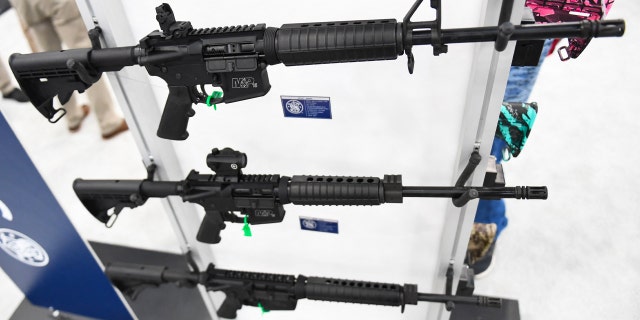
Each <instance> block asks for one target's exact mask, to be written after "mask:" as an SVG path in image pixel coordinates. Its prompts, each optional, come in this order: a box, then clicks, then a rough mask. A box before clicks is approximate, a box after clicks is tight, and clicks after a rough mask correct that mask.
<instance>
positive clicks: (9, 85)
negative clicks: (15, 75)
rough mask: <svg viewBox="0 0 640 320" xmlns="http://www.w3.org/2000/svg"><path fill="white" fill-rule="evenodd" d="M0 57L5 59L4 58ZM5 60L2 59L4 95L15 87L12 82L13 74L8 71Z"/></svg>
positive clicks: (0, 75)
mask: <svg viewBox="0 0 640 320" xmlns="http://www.w3.org/2000/svg"><path fill="white" fill-rule="evenodd" d="M0 59H2V60H3V61H4V58H0ZM3 61H0V91H2V95H3V96H6V95H8V94H9V93H11V91H13V89H15V87H14V86H13V84H12V83H11V76H10V75H9V72H7V67H6V66H5V65H4V62H3Z"/></svg>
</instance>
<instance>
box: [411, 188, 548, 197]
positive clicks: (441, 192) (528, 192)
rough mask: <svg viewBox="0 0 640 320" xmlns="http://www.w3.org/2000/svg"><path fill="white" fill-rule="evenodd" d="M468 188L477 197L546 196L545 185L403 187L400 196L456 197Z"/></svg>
mask: <svg viewBox="0 0 640 320" xmlns="http://www.w3.org/2000/svg"><path fill="white" fill-rule="evenodd" d="M469 189H475V190H476V191H478V198H515V199H546V198H547V187H473V188H472V187H403V188H402V196H403V197H407V198H457V197H460V196H462V195H463V194H464V193H465V192H466V191H467V190H469Z"/></svg>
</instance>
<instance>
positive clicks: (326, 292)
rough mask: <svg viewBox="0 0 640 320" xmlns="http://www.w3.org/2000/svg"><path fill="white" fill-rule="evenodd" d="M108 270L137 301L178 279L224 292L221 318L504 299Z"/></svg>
mask: <svg viewBox="0 0 640 320" xmlns="http://www.w3.org/2000/svg"><path fill="white" fill-rule="evenodd" d="M105 273H106V274H107V276H108V277H109V279H111V282H112V283H113V284H114V285H115V286H116V287H118V289H119V290H120V291H122V292H123V293H125V294H127V295H128V296H129V297H131V298H132V299H134V300H135V298H136V297H137V296H138V294H139V293H140V290H142V289H144V288H145V287H147V286H159V285H161V284H164V283H174V284H176V285H178V286H184V287H195V286H196V285H198V284H200V285H203V286H205V287H206V289H207V290H208V291H222V292H224V293H225V294H226V298H225V300H224V302H223V303H222V305H221V306H220V308H219V309H218V312H217V313H218V316H220V317H223V318H230V319H234V318H235V317H236V316H237V311H238V310H239V309H240V308H242V306H243V305H246V306H254V307H261V308H262V309H263V310H264V311H266V310H295V309H296V304H297V302H298V300H300V299H305V298H306V299H309V300H323V301H336V302H347V303H361V304H373V305H382V306H400V307H401V311H402V312H404V306H405V305H407V304H413V305H417V304H418V301H428V302H437V303H445V304H446V306H447V309H449V310H451V309H452V308H453V307H454V306H455V304H456V303H462V304H472V305H478V306H483V307H495V308H500V307H501V306H502V299H500V298H492V297H485V296H453V295H443V294H432V293H421V292H418V286H416V285H415V284H405V285H400V284H391V283H379V282H367V281H357V280H342V279H333V278H321V277H305V276H302V275H299V276H298V277H296V276H293V275H286V274H269V273H258V272H245V271H235V270H223V269H217V268H215V266H214V265H213V264H209V266H208V268H207V271H204V272H198V271H197V270H196V271H192V272H188V271H174V270H170V269H168V268H167V267H166V266H160V265H140V264H128V263H111V264H107V266H106V269H105Z"/></svg>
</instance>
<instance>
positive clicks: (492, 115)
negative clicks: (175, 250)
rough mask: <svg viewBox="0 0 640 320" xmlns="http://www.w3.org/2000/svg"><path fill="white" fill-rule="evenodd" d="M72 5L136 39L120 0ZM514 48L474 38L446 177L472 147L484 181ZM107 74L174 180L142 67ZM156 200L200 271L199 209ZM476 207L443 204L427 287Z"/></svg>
mask: <svg viewBox="0 0 640 320" xmlns="http://www.w3.org/2000/svg"><path fill="white" fill-rule="evenodd" d="M505 2H510V1H505ZM77 3H78V5H79V8H80V11H81V14H82V16H83V19H84V21H85V24H86V25H87V27H88V28H92V27H94V26H96V25H98V26H100V28H101V29H102V34H103V37H102V40H103V47H117V46H128V45H131V44H134V43H136V40H135V39H134V37H133V34H132V31H131V29H130V27H129V26H130V24H129V22H128V21H127V18H126V13H125V8H124V5H123V3H122V1H109V2H106V1H101V0H78V1H77ZM502 5H503V1H502V0H484V1H483V4H482V8H483V9H482V12H483V14H482V15H481V17H482V18H481V20H480V21H479V23H478V25H481V26H494V25H497V23H498V21H499V15H500V12H501V8H502ZM523 8H524V0H516V1H514V2H513V10H512V12H511V19H510V20H511V22H512V23H514V24H519V22H520V18H521V17H522V11H523ZM514 48H515V42H510V43H509V44H508V46H507V48H506V49H505V50H504V51H502V52H497V51H496V50H495V48H494V43H478V44H475V49H474V58H473V63H472V68H471V72H470V77H469V79H470V80H469V84H468V90H467V94H466V103H465V105H464V112H463V118H462V119H461V121H460V139H459V143H458V154H457V157H456V161H455V163H454V167H455V169H454V172H455V176H454V177H452V178H453V182H455V181H456V179H457V178H458V175H459V174H460V173H461V172H462V171H463V169H464V167H465V166H466V164H467V161H468V159H469V156H470V155H471V153H472V152H474V151H477V152H478V153H479V154H480V155H481V157H482V161H481V163H480V164H479V166H478V169H477V170H475V171H474V172H473V174H472V175H471V177H470V179H469V180H468V183H469V184H471V185H482V183H483V180H484V175H485V168H486V166H487V159H488V158H489V152H490V149H491V145H492V141H493V136H494V134H495V127H496V123H497V120H498V115H499V111H500V109H499V108H500V105H501V102H502V97H503V95H504V91H505V87H506V82H507V78H508V73H509V67H510V64H511V58H512V56H513V52H514ZM107 75H108V77H109V80H110V82H111V84H112V86H113V89H114V93H115V95H116V97H117V100H118V103H119V104H120V106H121V108H122V110H123V112H124V115H125V118H126V120H127V123H128V124H129V127H130V131H131V133H132V134H133V137H134V140H135V143H136V145H137V146H138V149H139V150H140V154H141V157H142V159H143V162H144V164H145V165H147V166H148V165H150V164H157V165H158V170H157V171H156V178H157V179H158V180H179V179H181V178H182V177H183V175H184V172H182V171H181V168H182V166H181V165H180V160H179V157H178V155H177V152H176V150H175V148H174V146H173V144H172V142H170V141H168V140H163V139H158V138H156V129H157V124H158V123H159V120H160V116H161V110H160V109H159V108H158V106H159V105H163V103H161V102H160V101H158V100H157V99H156V96H155V94H154V92H153V90H152V88H151V82H150V81H149V77H148V75H147V73H146V72H145V71H144V70H143V69H141V68H125V69H124V70H122V71H120V72H117V73H116V72H110V73H107ZM451 107H454V108H455V107H457V106H451ZM163 204H164V207H165V209H166V212H167V214H168V216H169V219H170V222H171V223H172V226H173V229H174V231H175V233H176V234H177V239H178V241H179V242H180V248H181V250H182V251H183V252H187V251H190V252H191V253H192V255H193V257H194V258H195V261H196V263H197V264H198V265H199V266H200V268H201V269H204V268H205V267H206V264H207V263H209V262H215V259H214V258H215V257H214V255H213V252H212V250H211V249H210V248H209V246H208V245H205V244H202V243H198V242H195V238H196V237H195V234H196V232H197V230H198V227H199V224H200V221H201V214H199V213H198V212H197V210H196V209H195V207H192V206H189V207H186V206H183V205H182V203H181V201H180V200H178V199H171V198H169V199H165V200H163ZM177 207H179V208H180V209H179V210H180V211H181V212H180V214H178V212H177V209H176V208H177ZM476 208H477V201H471V202H469V203H468V204H467V205H466V206H464V207H462V208H458V207H456V206H454V205H453V204H450V205H449V206H448V208H447V212H446V216H445V222H444V225H443V227H442V237H441V242H440V246H439V247H440V249H439V254H438V257H437V267H436V273H435V275H434V277H433V282H432V283H433V284H432V288H431V290H430V291H431V292H445V286H446V283H447V270H453V278H452V279H450V281H451V280H452V283H453V284H454V285H453V288H454V290H455V288H456V285H455V284H456V283H458V280H459V278H460V275H461V271H462V270H463V260H464V254H465V252H466V248H467V243H468V239H469V236H470V231H471V226H472V223H473V220H474V216H475V210H476ZM185 211H188V212H185ZM200 290H201V294H202V296H203V297H205V299H204V300H205V301H206V302H207V307H208V309H209V311H210V314H211V317H212V318H213V319H217V318H218V317H217V316H216V313H215V306H214V303H213V300H212V299H210V296H209V294H208V293H207V292H206V291H204V289H200ZM207 297H208V298H207ZM449 317H450V313H449V312H447V311H446V310H445V309H444V307H442V306H436V305H434V306H430V307H429V311H428V314H427V318H428V319H448V318H449Z"/></svg>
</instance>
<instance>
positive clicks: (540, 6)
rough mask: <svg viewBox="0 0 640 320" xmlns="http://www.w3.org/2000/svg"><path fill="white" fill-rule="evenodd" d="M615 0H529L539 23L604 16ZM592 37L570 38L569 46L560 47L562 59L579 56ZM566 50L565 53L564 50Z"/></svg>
mask: <svg viewBox="0 0 640 320" xmlns="http://www.w3.org/2000/svg"><path fill="white" fill-rule="evenodd" d="M613 2H614V0H527V1H526V5H527V7H529V8H531V10H532V11H533V15H534V17H535V19H536V22H538V23H557V22H571V21H580V20H584V19H588V20H601V19H602V18H604V17H605V16H606V15H607V13H608V12H609V10H610V9H611V6H612V5H613ZM589 41H591V38H588V39H583V38H570V39H569V46H568V47H562V48H560V49H558V53H559V54H560V59H561V60H563V61H564V60H568V59H569V58H573V59H575V58H577V57H578V56H579V55H580V53H582V51H584V49H585V48H586V47H587V45H588V44H589ZM563 50H564V51H565V55H563V54H562V51H563Z"/></svg>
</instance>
